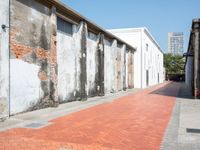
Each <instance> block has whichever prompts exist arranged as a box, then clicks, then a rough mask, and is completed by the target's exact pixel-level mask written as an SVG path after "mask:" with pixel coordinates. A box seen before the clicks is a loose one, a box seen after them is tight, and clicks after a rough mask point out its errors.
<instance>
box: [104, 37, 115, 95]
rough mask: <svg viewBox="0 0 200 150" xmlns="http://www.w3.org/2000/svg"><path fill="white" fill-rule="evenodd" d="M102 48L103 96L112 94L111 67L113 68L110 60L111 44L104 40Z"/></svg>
mask: <svg viewBox="0 0 200 150" xmlns="http://www.w3.org/2000/svg"><path fill="white" fill-rule="evenodd" d="M104 43H105V46H104V86H105V94H107V93H110V92H113V91H112V77H113V76H112V75H113V72H112V66H113V59H112V49H111V45H112V42H109V41H108V40H105V42H104Z"/></svg>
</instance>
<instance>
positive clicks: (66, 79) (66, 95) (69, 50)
mask: <svg viewBox="0 0 200 150" xmlns="http://www.w3.org/2000/svg"><path fill="white" fill-rule="evenodd" d="M80 30H81V29H80V28H78V27H77V26H76V25H73V35H68V34H66V33H63V32H61V31H58V32H57V61H58V96H59V100H60V102H63V101H69V100H74V99H73V98H74V97H75V95H76V89H78V88H77V87H78V82H79V78H78V77H79V75H78V72H80V71H78V68H79V67H80V64H79V60H78V59H79V51H80V38H81V35H80V33H79V32H80Z"/></svg>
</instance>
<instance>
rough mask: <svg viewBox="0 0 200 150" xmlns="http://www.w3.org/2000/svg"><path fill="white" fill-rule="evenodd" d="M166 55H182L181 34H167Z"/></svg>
mask: <svg viewBox="0 0 200 150" xmlns="http://www.w3.org/2000/svg"><path fill="white" fill-rule="evenodd" d="M168 53H171V54H172V55H183V33H182V32H169V33H168Z"/></svg>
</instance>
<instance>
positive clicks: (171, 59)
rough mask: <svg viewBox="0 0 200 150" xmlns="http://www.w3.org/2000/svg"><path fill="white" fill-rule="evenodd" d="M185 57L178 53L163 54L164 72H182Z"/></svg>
mask: <svg viewBox="0 0 200 150" xmlns="http://www.w3.org/2000/svg"><path fill="white" fill-rule="evenodd" d="M184 64H185V58H183V56H180V55H175V56H173V55H172V54H164V66H165V69H166V74H184Z"/></svg>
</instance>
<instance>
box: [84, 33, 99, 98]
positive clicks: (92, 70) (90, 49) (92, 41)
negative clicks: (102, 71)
mask: <svg viewBox="0 0 200 150" xmlns="http://www.w3.org/2000/svg"><path fill="white" fill-rule="evenodd" d="M89 34H90V35H89ZM97 40H98V35H96V34H93V33H91V32H89V33H88V36H87V64H86V65H87V95H88V96H94V95H92V94H95V93H96V92H95V93H94V91H96V90H97V89H96V85H95V75H96V73H97V71H98V70H97V69H98V68H97V65H96V59H97V58H96V52H97Z"/></svg>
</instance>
